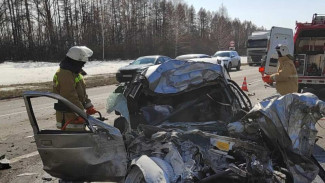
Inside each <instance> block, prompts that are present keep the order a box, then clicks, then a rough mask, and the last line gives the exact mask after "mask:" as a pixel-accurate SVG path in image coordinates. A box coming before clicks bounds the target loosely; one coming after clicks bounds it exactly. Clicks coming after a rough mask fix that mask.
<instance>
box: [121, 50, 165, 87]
mask: <svg viewBox="0 0 325 183" xmlns="http://www.w3.org/2000/svg"><path fill="white" fill-rule="evenodd" d="M168 60H171V58H169V57H167V56H163V55H150V56H143V57H139V58H137V59H136V60H135V61H133V62H132V63H130V65H127V66H124V67H121V68H119V70H118V71H117V73H116V80H117V81H118V82H120V83H122V82H129V81H131V80H132V78H133V77H134V76H135V75H136V74H137V73H140V72H142V71H143V70H144V69H146V68H148V67H149V66H152V65H157V64H162V63H164V62H166V61H168Z"/></svg>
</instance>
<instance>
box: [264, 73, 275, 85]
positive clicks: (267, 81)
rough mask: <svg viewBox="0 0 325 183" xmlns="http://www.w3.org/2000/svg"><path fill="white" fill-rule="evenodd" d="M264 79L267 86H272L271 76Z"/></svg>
mask: <svg viewBox="0 0 325 183" xmlns="http://www.w3.org/2000/svg"><path fill="white" fill-rule="evenodd" d="M262 79H263V81H264V82H265V83H267V84H271V83H272V82H273V81H272V79H271V77H270V75H265V76H263V77H262Z"/></svg>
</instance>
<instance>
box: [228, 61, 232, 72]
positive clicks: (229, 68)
mask: <svg viewBox="0 0 325 183" xmlns="http://www.w3.org/2000/svg"><path fill="white" fill-rule="evenodd" d="M231 67H232V64H231V62H229V64H228V70H229V71H231Z"/></svg>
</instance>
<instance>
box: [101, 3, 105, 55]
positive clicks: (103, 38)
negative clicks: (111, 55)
mask: <svg viewBox="0 0 325 183" xmlns="http://www.w3.org/2000/svg"><path fill="white" fill-rule="evenodd" d="M100 4H101V6H100V11H101V14H102V23H101V24H102V46H103V61H104V58H105V36H104V13H103V1H102V0H100Z"/></svg>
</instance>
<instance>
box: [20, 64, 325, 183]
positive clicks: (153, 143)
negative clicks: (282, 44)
mask: <svg viewBox="0 0 325 183" xmlns="http://www.w3.org/2000/svg"><path fill="white" fill-rule="evenodd" d="M224 73H225V72H224V69H223V67H222V66H220V65H217V64H211V63H201V62H186V61H178V60H172V61H168V62H166V63H163V64H161V65H158V66H152V67H149V68H148V69H147V70H146V71H145V72H143V73H142V74H139V75H137V77H136V78H135V79H134V80H133V81H132V82H131V83H130V84H129V85H128V86H126V87H125V88H124V90H123V91H122V92H117V91H116V92H114V93H112V94H111V95H110V96H109V97H108V99H107V112H113V111H118V112H119V114H120V117H119V118H118V119H119V120H116V121H115V123H114V126H112V125H108V124H106V123H105V122H102V121H100V120H98V119H96V118H94V117H92V116H87V115H86V113H85V112H83V111H81V110H80V109H79V108H78V107H76V106H74V105H73V104H72V103H70V102H69V101H67V100H66V99H64V98H62V97H60V96H59V95H56V94H52V93H43V92H26V93H25V94H24V99H25V104H26V107H27V111H28V115H29V118H30V122H31V125H32V127H33V130H34V134H35V140H36V144H37V148H38V151H39V153H40V156H41V159H42V161H43V164H44V170H45V171H46V172H48V173H49V174H50V175H52V176H55V177H58V178H60V179H62V180H67V181H120V180H124V181H125V182H126V183H130V182H148V183H149V182H175V183H176V182H216V181H218V182H311V181H312V180H313V179H314V178H315V176H316V175H317V174H318V172H319V167H318V166H317V165H316V164H315V162H313V161H312V160H311V153H312V147H313V146H314V144H315V140H316V134H317V130H316V129H315V123H316V122H317V121H318V120H319V119H320V118H321V117H322V116H324V115H325V104H324V102H323V101H320V100H318V98H317V97H315V96H314V95H312V94H289V95H286V96H281V97H275V98H271V99H268V100H265V101H263V102H261V103H259V104H257V105H255V107H254V108H252V106H251V104H250V101H249V99H248V97H247V96H246V95H245V93H243V92H242V91H241V90H240V88H239V87H238V85H237V84H236V83H235V82H233V81H231V80H230V79H227V78H225V74H224ZM41 96H43V97H49V98H52V99H55V100H59V101H61V102H62V103H64V104H65V105H66V106H67V107H68V108H70V109H71V110H72V111H74V112H75V113H76V114H77V115H79V116H81V117H82V118H84V119H85V120H86V126H87V130H86V131H80V132H71V131H70V132H69V131H59V130H42V129H41V128H39V126H38V121H37V119H36V118H35V115H34V111H33V106H32V103H31V100H32V99H33V98H35V97H41ZM72 157H73V158H72Z"/></svg>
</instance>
